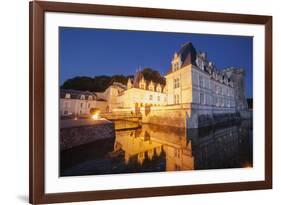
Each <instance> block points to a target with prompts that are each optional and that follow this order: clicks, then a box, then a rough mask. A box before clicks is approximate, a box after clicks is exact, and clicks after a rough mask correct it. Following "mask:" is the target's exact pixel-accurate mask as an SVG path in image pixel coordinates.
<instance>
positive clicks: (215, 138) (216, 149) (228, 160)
mask: <svg viewBox="0 0 281 205" xmlns="http://www.w3.org/2000/svg"><path fill="white" fill-rule="evenodd" d="M251 126H252V124H251V122H250V121H242V123H241V124H237V125H232V126H225V127H219V128H213V129H210V128H208V129H207V128H206V129H188V130H187V134H188V137H189V139H190V140H191V141H192V149H193V152H192V153H193V156H194V158H195V160H194V165H195V168H196V169H219V168H239V167H245V166H252V163H253V159H252V136H253V134H252V127H251Z"/></svg>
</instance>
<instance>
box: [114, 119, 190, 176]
mask: <svg viewBox="0 0 281 205" xmlns="http://www.w3.org/2000/svg"><path fill="white" fill-rule="evenodd" d="M114 149H115V151H117V150H120V149H122V150H123V151H124V152H125V163H130V161H131V160H133V159H137V162H138V163H139V164H143V162H144V161H145V160H152V159H153V158H154V157H156V158H157V157H159V156H160V155H161V154H164V155H165V164H166V171H176V170H191V169H193V168H194V163H193V156H192V149H191V142H190V141H187V137H186V132H185V129H181V128H173V127H163V126H157V125H148V124H145V125H143V126H142V128H141V129H135V130H126V131H117V132H116V140H115V148H114Z"/></svg>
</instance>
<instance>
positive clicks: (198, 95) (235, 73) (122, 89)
mask: <svg viewBox="0 0 281 205" xmlns="http://www.w3.org/2000/svg"><path fill="white" fill-rule="evenodd" d="M244 75H245V73H244V70H243V69H240V68H239V69H237V68H233V67H231V68H226V69H217V68H216V66H215V65H214V63H213V62H211V61H209V60H208V58H207V54H206V53H197V52H196V49H195V48H194V47H193V45H192V43H186V44H184V45H182V47H181V48H180V50H179V51H178V52H176V53H175V54H174V56H173V58H172V60H171V66H170V68H169V70H168V72H167V73H166V75H165V76H164V77H165V79H166V82H165V83H164V84H159V83H156V82H153V81H151V80H150V81H149V80H147V79H145V77H144V76H143V74H142V71H141V70H138V71H137V72H136V74H135V76H134V79H128V82H127V85H123V84H120V83H113V84H112V85H111V86H109V87H108V88H107V89H106V90H105V91H104V92H102V93H95V94H94V95H95V96H96V97H97V98H99V99H104V103H97V102H98V101H95V103H96V104H94V103H93V106H96V107H99V106H101V110H102V111H105V112H107V113H115V114H116V113H117V114H118V113H120V112H131V113H139V114H142V116H143V118H142V120H143V122H146V123H157V122H158V124H167V123H168V124H170V125H172V126H176V127H188V128H196V127H199V126H200V123H201V124H202V123H203V124H204V123H205V121H210V120H213V119H214V118H215V117H218V116H219V115H223V114H232V113H238V112H241V111H243V110H246V109H247V102H246V98H245V94H244V92H245V91H244V90H245V85H244ZM75 106H77V105H75ZM76 110H77V108H76ZM78 110H79V109H78ZM80 110H81V109H80ZM75 112H77V111H75ZM79 112H80V111H78V113H79ZM82 112H83V111H82ZM167 113H169V116H165V114H167ZM163 116H165V119H167V120H164V119H162V118H163ZM168 118H170V119H171V121H169V120H168ZM182 119H184V121H183V122H179V120H182ZM165 121H166V122H165ZM171 123H172V124H171Z"/></svg>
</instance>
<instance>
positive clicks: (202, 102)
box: [199, 93, 204, 104]
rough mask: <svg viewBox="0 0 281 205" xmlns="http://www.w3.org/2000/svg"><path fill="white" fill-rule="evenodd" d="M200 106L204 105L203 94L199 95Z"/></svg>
mask: <svg viewBox="0 0 281 205" xmlns="http://www.w3.org/2000/svg"><path fill="white" fill-rule="evenodd" d="M199 101H200V104H204V93H200V99H199Z"/></svg>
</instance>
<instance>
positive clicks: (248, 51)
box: [59, 27, 253, 97]
mask: <svg viewBox="0 0 281 205" xmlns="http://www.w3.org/2000/svg"><path fill="white" fill-rule="evenodd" d="M59 39H60V45H59V49H60V53H59V60H60V84H62V83H63V82H64V81H65V80H67V79H69V78H72V77H75V76H91V77H93V76H95V75H114V74H124V75H134V74H135V72H136V69H137V68H139V67H142V68H143V67H151V68H153V69H155V70H158V71H159V72H160V73H161V74H162V75H164V74H165V73H166V72H167V71H168V68H169V66H170V63H171V59H172V57H173V55H174V52H175V51H178V50H179V49H180V46H181V45H182V44H183V43H186V42H192V44H193V45H194V47H195V48H196V50H197V52H198V51H206V52H207V56H208V59H209V60H211V61H213V62H214V63H215V65H216V66H217V68H218V69H222V68H225V67H228V66H236V67H242V68H244V69H245V71H246V79H245V82H246V95H247V97H252V93H253V91H252V89H253V63H252V62H253V41H252V37H244V36H225V35H208V34H188V33H166V32H145V31H124V30H105V29H87V28H65V27H61V28H60V30H59Z"/></svg>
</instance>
